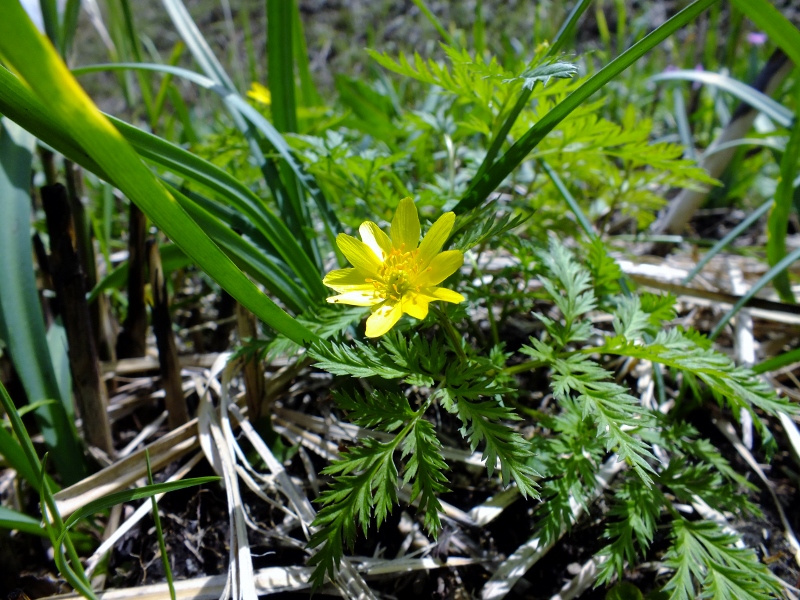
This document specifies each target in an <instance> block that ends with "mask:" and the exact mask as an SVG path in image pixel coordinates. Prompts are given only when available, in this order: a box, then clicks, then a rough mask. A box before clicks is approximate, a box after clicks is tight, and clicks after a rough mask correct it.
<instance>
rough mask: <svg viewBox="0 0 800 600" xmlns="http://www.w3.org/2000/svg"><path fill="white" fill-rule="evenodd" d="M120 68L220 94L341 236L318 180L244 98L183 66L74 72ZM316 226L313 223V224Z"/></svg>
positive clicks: (135, 65) (125, 66) (128, 66)
mask: <svg viewBox="0 0 800 600" xmlns="http://www.w3.org/2000/svg"><path fill="white" fill-rule="evenodd" d="M119 69H123V70H124V69H144V70H151V71H160V72H163V73H172V74H173V75H176V76H178V77H181V78H184V79H187V80H188V81H191V82H192V83H194V84H196V85H199V86H201V87H203V88H205V89H207V90H209V91H212V92H215V93H216V94H218V95H219V96H220V97H221V98H222V99H223V101H224V102H225V104H226V106H228V108H229V109H231V110H232V111H234V112H235V113H236V114H237V115H239V116H241V117H242V118H244V119H246V120H247V121H248V122H249V123H251V124H252V126H253V127H255V128H256V129H257V130H258V132H259V133H261V134H262V135H263V136H264V137H265V138H266V140H267V142H269V144H270V145H271V146H272V147H273V148H274V149H275V151H277V153H278V154H279V155H280V157H281V158H282V159H283V160H284V161H285V162H286V164H287V165H288V167H289V169H291V171H292V174H293V175H294V176H295V177H296V178H297V180H298V182H299V183H300V185H302V186H303V188H304V189H305V190H306V191H307V192H308V193H309V195H310V196H311V197H312V198H313V199H314V202H315V204H316V205H317V208H318V210H319V211H320V213H321V214H322V217H323V219H324V220H325V221H326V223H328V224H329V225H330V227H331V229H332V230H333V232H334V233H338V232H340V231H342V226H341V223H339V219H338V217H337V216H336V214H335V213H334V212H333V210H332V209H331V207H330V206H329V205H328V201H327V200H326V199H325V197H324V196H323V195H322V191H321V190H320V189H319V186H317V183H316V181H315V180H314V178H313V177H312V176H311V175H309V174H308V173H306V171H305V169H303V166H302V165H301V164H300V162H299V161H298V160H297V158H296V157H295V156H294V154H293V152H292V149H291V148H290V147H289V145H288V144H287V143H286V140H284V139H283V136H282V135H281V134H280V132H279V131H278V130H277V129H275V126H274V125H272V123H270V122H269V121H267V119H265V118H264V116H263V115H262V114H261V113H260V112H258V111H257V110H256V109H255V108H253V107H252V106H250V105H249V104H248V103H247V101H245V99H244V98H242V97H241V96H240V95H239V94H237V93H235V92H230V91H228V90H226V89H224V88H222V87H220V86H219V85H217V84H216V83H214V81H213V80H212V79H210V78H208V77H205V76H203V75H200V74H199V73H195V72H194V71H189V70H188V69H182V68H180V67H173V66H169V65H157V64H149V63H142V64H139V63H119V64H105V65H92V66H87V67H81V68H79V69H74V70H73V73H74V74H75V75H82V74H84V73H91V72H96V71H114V70H119ZM311 226H313V224H311Z"/></svg>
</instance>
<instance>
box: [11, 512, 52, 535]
mask: <svg viewBox="0 0 800 600" xmlns="http://www.w3.org/2000/svg"><path fill="white" fill-rule="evenodd" d="M0 528H3V529H16V530H18V531H22V532H23V533H30V534H32V535H39V536H42V537H47V531H45V528H44V526H43V525H42V522H41V521H39V520H38V519H34V518H33V517H29V516H28V515H26V514H23V513H21V512H17V511H16V510H11V509H10V508H6V507H5V506H0Z"/></svg>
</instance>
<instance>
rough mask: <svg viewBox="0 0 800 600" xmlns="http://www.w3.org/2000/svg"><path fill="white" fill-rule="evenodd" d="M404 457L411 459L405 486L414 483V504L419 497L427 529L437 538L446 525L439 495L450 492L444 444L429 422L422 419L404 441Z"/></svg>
mask: <svg viewBox="0 0 800 600" xmlns="http://www.w3.org/2000/svg"><path fill="white" fill-rule="evenodd" d="M403 456H409V457H410V458H409V460H408V462H407V463H406V468H405V472H404V473H403V483H404V484H406V483H408V482H409V481H413V484H412V486H411V502H414V500H416V499H417V498H419V510H420V511H421V512H422V513H423V514H424V522H425V529H426V530H427V531H428V533H430V534H431V535H432V536H434V537H436V536H437V535H438V533H439V529H440V528H441V526H442V524H441V521H440V519H439V513H440V511H441V510H442V505H441V503H440V502H439V498H438V495H439V494H444V493H447V492H449V491H450V490H449V488H448V487H447V476H446V475H445V470H446V469H447V463H446V462H445V461H444V459H443V458H442V444H441V442H440V441H439V438H437V437H436V430H435V429H434V428H433V425H432V424H431V423H429V422H428V421H425V420H423V419H419V420H418V421H416V422H415V423H414V428H413V429H412V430H411V433H410V435H408V437H406V439H405V441H404V442H403Z"/></svg>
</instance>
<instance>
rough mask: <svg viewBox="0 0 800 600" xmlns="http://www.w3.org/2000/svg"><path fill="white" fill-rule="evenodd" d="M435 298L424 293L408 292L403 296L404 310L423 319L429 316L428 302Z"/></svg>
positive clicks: (416, 317)
mask: <svg viewBox="0 0 800 600" xmlns="http://www.w3.org/2000/svg"><path fill="white" fill-rule="evenodd" d="M433 300H435V298H433V297H432V296H426V295H424V294H406V295H404V296H403V298H402V304H403V312H404V313H406V314H407V315H411V316H412V317H414V318H415V319H419V320H420V321H421V320H422V319H424V318H425V317H427V316H428V304H429V303H430V302H431V301H433Z"/></svg>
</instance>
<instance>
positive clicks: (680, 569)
mask: <svg viewBox="0 0 800 600" xmlns="http://www.w3.org/2000/svg"><path fill="white" fill-rule="evenodd" d="M672 536H673V543H672V546H671V547H670V550H669V552H668V553H667V556H666V566H667V567H669V568H670V569H674V570H675V574H674V575H673V577H672V578H671V579H670V580H669V581H668V582H667V584H666V585H665V586H664V590H665V591H669V592H670V600H691V599H693V598H697V597H698V595H697V592H696V589H697V587H698V586H702V590H703V596H702V597H703V598H713V600H728V599H729V598H742V599H744V600H764V599H767V598H771V597H773V595H780V593H781V586H780V583H779V582H778V580H777V579H776V578H775V576H774V575H772V573H770V572H769V570H767V568H766V567H765V566H764V565H762V564H761V563H759V562H758V559H757V557H756V555H755V553H754V552H753V551H752V550H750V549H749V548H737V547H736V546H735V543H736V542H737V541H738V540H737V537H736V536H734V535H732V534H730V533H726V532H725V531H723V530H722V529H721V528H720V526H719V525H718V524H717V523H713V522H709V521H688V520H686V519H684V518H682V517H678V518H676V519H675V520H674V521H673V523H672Z"/></svg>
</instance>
